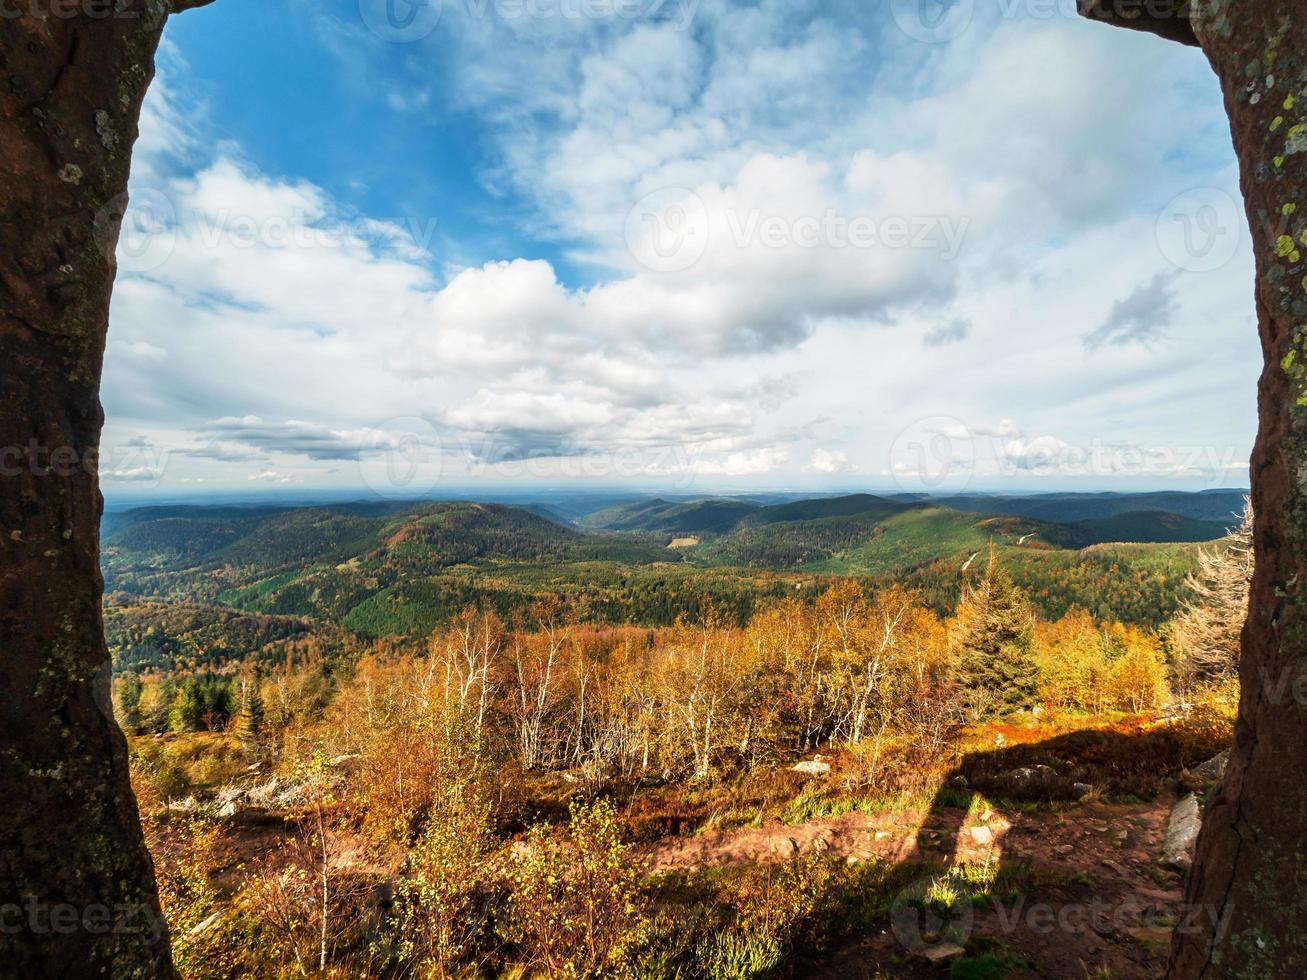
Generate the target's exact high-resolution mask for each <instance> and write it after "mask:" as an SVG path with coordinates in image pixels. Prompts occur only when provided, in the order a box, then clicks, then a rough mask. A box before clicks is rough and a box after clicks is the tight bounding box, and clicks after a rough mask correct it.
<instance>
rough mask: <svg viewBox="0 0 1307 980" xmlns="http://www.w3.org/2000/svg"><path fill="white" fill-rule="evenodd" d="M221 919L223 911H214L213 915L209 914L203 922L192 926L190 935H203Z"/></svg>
mask: <svg viewBox="0 0 1307 980" xmlns="http://www.w3.org/2000/svg"><path fill="white" fill-rule="evenodd" d="M221 921H222V913H221V912H214V913H213V915H211V916H209V917H208V918H207V919H205V920H204V921H203V922H200V923H197V924H196V925H193V926H191V930H190V933H189V935H191V936H202V935H204V934H205V933H206V932H208V931H209V930H210V929H212V928H213V927H214V926H216V925H217V924H218V923H219V922H221Z"/></svg>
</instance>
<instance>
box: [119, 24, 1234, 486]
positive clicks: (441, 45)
mask: <svg viewBox="0 0 1307 980" xmlns="http://www.w3.org/2000/svg"><path fill="white" fill-rule="evenodd" d="M1072 8H1074V2H1073V0H1026V2H1024V3H1023V2H1021V0H974V2H973V0H957V2H955V3H953V4H952V5H951V6H948V7H937V6H935V5H934V0H926V2H919V0H902V2H900V0H885V2H883V3H866V2H865V0H847V2H846V0H824V2H810V0H754V2H747V3H746V2H737V0H716V2H713V0H703V2H702V3H699V2H696V0H444V2H443V4H441V3H439V2H437V0H412V2H410V0H311V2H310V0H284V2H279V3H268V2H267V0H220V2H219V3H217V4H215V5H214V6H212V7H209V8H205V9H203V10H199V11H195V12H192V13H189V14H187V15H185V16H183V17H179V18H175V19H174V21H173V22H172V23H171V24H170V25H169V28H168V33H167V36H166V39H165V46H164V50H163V51H162V53H161V57H160V73H159V78H158V81H157V82H156V85H155V87H154V89H153V90H152V92H151V96H150V99H149V102H148V105H147V112H146V116H145V120H144V123H143V126H142V139H141V143H140V144H139V146H138V150H137V159H136V165H135V170H134V173H133V180H132V200H133V204H132V210H131V212H130V214H129V217H128V221H127V227H126V229H125V231H124V237H123V240H122V242H121V243H120V246H119V263H120V278H119V282H118V285H117V289H116V293H115V298H114V305H113V312H112V322H111V330H110V342H109V350H108V355H107V361H106V367H105V395H104V401H105V408H106V412H107V414H108V424H107V428H106V433H105V462H104V471H105V472H104V476H105V482H106V486H107V487H108V489H109V491H110V492H111V493H112V492H114V490H115V489H117V490H120V491H123V490H128V489H136V490H150V489H153V490H159V491H170V490H171V491H176V490H178V489H181V488H191V489H203V488H214V489H230V488H245V489H254V488H260V487H279V488H283V489H284V488H294V487H302V488H306V489H307V488H317V487H328V488H330V487H337V488H349V489H354V488H368V487H371V488H372V489H374V490H377V491H379V492H385V493H396V494H403V495H416V494H418V493H423V492H426V491H429V490H438V489H439V488H441V487H445V488H448V487H455V486H457V487H467V486H475V485H487V486H489V485H505V484H515V483H532V484H539V485H550V486H566V485H572V484H582V483H584V484H595V485H608V486H611V485H630V486H640V487H648V488H667V489H680V490H686V491H693V492H698V491H704V492H707V491H709V490H713V489H724V488H739V487H760V488H761V487H800V488H826V489H839V488H853V487H858V488H868V489H896V488H903V489H928V490H929V489H937V490H940V489H958V488H960V487H962V486H970V487H971V488H973V489H994V488H1006V489H1013V490H1015V489H1021V490H1037V489H1066V488H1083V489H1112V488H1120V489H1136V488H1154V487H1155V488H1163V487H1167V488H1170V487H1183V488H1193V489H1201V488H1204V487H1215V486H1242V485H1246V482H1247V458H1248V453H1249V450H1250V448H1251V443H1252V437H1253V432H1254V425H1255V412H1254V388H1255V381H1256V375H1257V370H1258V361H1259V357H1258V351H1257V344H1256V332H1255V327H1254V316H1253V313H1254V311H1253V305H1252V294H1251V285H1250V283H1251V278H1252V257H1251V252H1250V249H1249V243H1248V234H1247V231H1246V230H1245V229H1244V227H1243V225H1242V221H1241V217H1240V209H1239V205H1238V204H1237V203H1236V197H1237V186H1238V185H1237V175H1236V172H1235V168H1234V157H1233V152H1232V150H1231V148H1230V139H1229V134H1228V131H1227V128H1226V124H1225V121H1224V117H1223V114H1222V112H1221V108H1220V98H1219V91H1218V88H1217V85H1216V82H1215V79H1214V78H1213V77H1212V75H1211V73H1210V71H1209V70H1208V68H1207V67H1206V65H1205V63H1204V62H1203V61H1202V58H1201V56H1200V55H1199V54H1198V53H1197V52H1195V51H1193V50H1191V49H1187V48H1182V47H1180V46H1178V45H1169V44H1167V43H1165V42H1163V41H1160V40H1157V39H1154V38H1152V37H1149V36H1145V35H1136V34H1133V33H1129V32H1122V31H1115V30H1112V29H1109V28H1106V27H1102V26H1099V25H1095V24H1090V23H1087V22H1084V21H1081V20H1078V19H1076V18H1075V17H1073V16H1071V15H1070V13H1069V11H1070V10H1071V9H1072Z"/></svg>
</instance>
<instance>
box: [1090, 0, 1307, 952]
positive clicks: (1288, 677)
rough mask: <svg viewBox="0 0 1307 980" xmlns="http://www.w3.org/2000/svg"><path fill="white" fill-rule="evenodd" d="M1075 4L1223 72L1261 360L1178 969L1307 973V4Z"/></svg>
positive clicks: (1218, 0)
mask: <svg viewBox="0 0 1307 980" xmlns="http://www.w3.org/2000/svg"><path fill="white" fill-rule="evenodd" d="M1080 7H1081V13H1083V14H1085V15H1086V16H1088V17H1090V18H1094V19H1098V20H1102V21H1105V22H1107V23H1109V24H1115V25H1117V26H1122V27H1131V28H1135V29H1139V30H1146V31H1151V32H1153V33H1155V34H1160V35H1161V36H1163V37H1166V38H1170V39H1172V40H1176V41H1181V42H1183V43H1186V44H1192V45H1197V46H1199V47H1201V49H1202V51H1203V53H1204V54H1205V55H1206V57H1207V60H1208V62H1209V63H1210V64H1211V66H1212V68H1213V70H1214V71H1215V72H1216V74H1217V76H1218V77H1219V79H1220V81H1221V89H1222V92H1223V93H1224V97H1225V107H1226V111H1227V112H1228V113H1229V116H1230V123H1231V131H1232V133H1233V137H1234V148H1235V152H1236V153H1237V155H1238V157H1239V171H1240V181H1241V185H1242V189H1243V196H1244V201H1245V205H1246V208H1247V214H1248V223H1249V225H1250V227H1251V229H1252V241H1253V248H1254V250H1255V253H1256V260H1257V280H1256V285H1255V295H1256V302H1257V321H1258V332H1259V334H1260V336H1261V343H1262V354H1263V358H1264V367H1263V371H1262V376H1261V380H1260V382H1259V384H1258V399H1257V403H1258V413H1259V416H1260V428H1259V431H1258V435H1257V443H1256V446H1255V448H1254V449H1253V456H1252V467H1251V474H1252V501H1253V510H1254V511H1255V513H1256V514H1257V522H1256V527H1255V529H1254V534H1253V548H1254V553H1255V570H1254V573H1253V582H1252V589H1251V594H1250V601H1249V613H1248V620H1247V623H1246V624H1245V625H1244V630H1243V638H1242V645H1241V651H1240V662H1239V675H1240V680H1241V682H1242V695H1241V702H1240V705H1239V720H1238V724H1237V726H1236V733H1235V745H1234V750H1233V752H1232V754H1231V756H1230V764H1229V769H1228V771H1227V773H1226V776H1225V778H1224V780H1223V781H1222V784H1221V786H1220V788H1219V790H1218V791H1217V792H1216V793H1215V794H1214V795H1213V797H1212V799H1211V800H1210V801H1209V804H1208V809H1207V812H1206V815H1205V817H1204V820H1203V829H1202V833H1201V835H1200V836H1199V839H1198V852H1197V859H1196V861H1195V863H1194V868H1193V871H1192V873H1191V875H1190V878H1189V882H1188V885H1187V892H1186V897H1185V901H1186V903H1187V905H1188V906H1189V912H1190V915H1189V916H1188V917H1187V918H1186V921H1185V923H1184V925H1185V926H1186V928H1178V929H1177V930H1176V935H1175V942H1174V946H1173V949H1172V956H1171V969H1170V975H1171V976H1173V977H1184V978H1190V977H1301V976H1307V943H1305V942H1304V940H1303V934H1304V930H1307V797H1305V796H1304V792H1303V787H1305V786H1307V263H1304V261H1303V259H1304V256H1307V2H1304V0H1178V2H1166V3H1164V2H1159V0H1147V2H1143V0H1080ZM1141 97H1142V98H1147V97H1148V96H1147V93H1141Z"/></svg>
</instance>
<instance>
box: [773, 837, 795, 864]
mask: <svg viewBox="0 0 1307 980" xmlns="http://www.w3.org/2000/svg"><path fill="white" fill-rule="evenodd" d="M771 849H772V853H773V854H775V855H776V856H777V857H779V858H786V859H788V858H792V857H794V856H795V855H797V854H798V853H799V842H798V841H796V840H795V839H794V838H793V837H783V838H781V839H780V840H778V841H774V842H773V843H772V846H771Z"/></svg>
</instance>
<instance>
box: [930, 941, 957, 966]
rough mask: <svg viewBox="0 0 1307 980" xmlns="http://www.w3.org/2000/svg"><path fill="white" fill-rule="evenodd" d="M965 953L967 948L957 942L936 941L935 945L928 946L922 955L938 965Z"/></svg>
mask: <svg viewBox="0 0 1307 980" xmlns="http://www.w3.org/2000/svg"><path fill="white" fill-rule="evenodd" d="M965 953H966V950H965V949H963V948H962V947H961V946H959V945H958V944H957V943H936V944H935V945H934V946H928V947H927V948H926V949H925V950H924V951H923V952H922V954H921V955H922V956H924V957H925V958H926V959H927V960H929V961H930V962H931V963H933V964H934V965H935V966H938V965H939V964H941V963H948V962H950V961H952V960H955V959H957V958H958V957H959V956H962V955H964V954H965Z"/></svg>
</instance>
